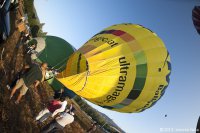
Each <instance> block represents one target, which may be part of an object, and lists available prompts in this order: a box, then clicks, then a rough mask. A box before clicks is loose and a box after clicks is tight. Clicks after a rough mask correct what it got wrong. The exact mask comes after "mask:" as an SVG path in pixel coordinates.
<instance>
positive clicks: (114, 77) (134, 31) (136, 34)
mask: <svg viewBox="0 0 200 133" xmlns="http://www.w3.org/2000/svg"><path fill="white" fill-rule="evenodd" d="M170 71H171V65H170V56H169V53H168V51H167V49H166V47H165V45H164V43H163V42H162V40H161V39H160V38H159V37H158V36H157V35H156V34H155V33H153V32H152V31H150V30H149V29H146V28H144V27H142V26H140V25H134V24H119V25H114V26H111V27H108V28H106V29H104V30H103V31H101V32H100V33H98V34H96V35H95V36H93V37H92V38H91V39H90V40H89V41H88V42H86V43H85V44H84V45H83V46H82V47H81V48H80V49H79V50H78V51H76V52H75V53H74V54H72V55H71V56H70V58H69V60H68V61H67V67H66V69H65V70H64V71H63V72H62V73H61V74H60V75H58V77H57V79H58V80H59V81H60V82H61V83H63V84H64V85H65V86H66V87H68V88H69V89H72V90H73V91H74V92H75V93H76V94H78V95H80V96H82V97H84V98H85V99H87V100H89V101H91V102H92V103H94V104H97V105H99V106H102V107H104V108H107V109H110V110H115V111H118V112H126V113H130V112H141V111H143V110H145V109H147V108H149V107H151V106H152V105H154V104H155V103H156V101H158V100H159V99H160V98H161V96H162V95H163V94H164V92H165V89H166V87H167V86H168V84H169V75H170Z"/></svg>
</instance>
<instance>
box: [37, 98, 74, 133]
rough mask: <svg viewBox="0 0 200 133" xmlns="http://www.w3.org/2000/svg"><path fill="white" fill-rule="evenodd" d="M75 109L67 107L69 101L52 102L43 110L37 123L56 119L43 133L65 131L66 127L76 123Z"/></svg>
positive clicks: (63, 99) (71, 106)
mask: <svg viewBox="0 0 200 133" xmlns="http://www.w3.org/2000/svg"><path fill="white" fill-rule="evenodd" d="M74 111H75V108H74V107H73V105H72V104H71V105H70V106H67V99H65V98H60V99H59V100H52V101H50V103H49V105H48V106H47V107H46V108H45V109H43V110H42V111H41V112H40V113H39V114H38V115H37V117H36V118H35V121H36V122H37V123H43V122H44V121H45V120H47V119H48V118H49V117H52V118H54V117H55V119H54V120H52V121H51V122H50V123H49V124H48V125H46V126H45V127H44V128H43V129H42V131H41V132H42V133H49V132H51V131H57V130H63V129H64V127H65V126H66V125H68V124H70V123H72V122H73V121H74Z"/></svg>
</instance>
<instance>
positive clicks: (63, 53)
mask: <svg viewBox="0 0 200 133" xmlns="http://www.w3.org/2000/svg"><path fill="white" fill-rule="evenodd" d="M35 40H37V47H36V49H35V50H36V51H37V53H38V54H36V55H32V56H31V57H32V59H34V60H35V61H37V62H47V63H48V66H49V67H51V68H53V69H58V70H59V71H62V70H64V69H65V67H66V61H67V60H68V58H69V56H70V55H72V54H73V53H74V51H75V48H74V47H73V46H72V45H71V44H69V43H68V42H67V41H65V40H64V39H62V38H59V37H56V36H45V37H37V38H35ZM47 81H48V83H49V84H50V86H51V87H52V88H53V89H54V90H60V89H61V88H64V86H63V85H62V84H61V83H60V82H59V81H58V80H57V79H55V78H54V77H53V78H50V79H48V80H47ZM69 91H70V90H69ZM70 92H71V91H70Z"/></svg>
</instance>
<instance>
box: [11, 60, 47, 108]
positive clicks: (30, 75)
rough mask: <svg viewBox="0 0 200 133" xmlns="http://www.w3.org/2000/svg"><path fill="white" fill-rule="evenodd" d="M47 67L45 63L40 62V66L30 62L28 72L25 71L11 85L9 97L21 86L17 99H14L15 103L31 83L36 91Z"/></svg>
mask: <svg viewBox="0 0 200 133" xmlns="http://www.w3.org/2000/svg"><path fill="white" fill-rule="evenodd" d="M47 68H48V64H47V63H42V65H41V66H40V65H38V64H32V65H31V66H30V68H29V70H28V72H26V73H25V74H24V75H23V76H22V77H21V78H20V79H19V81H18V82H17V83H16V85H15V86H14V87H13V89H12V91H11V94H10V99H12V97H13V95H14V94H15V92H16V90H18V89H19V88H21V89H20V93H19V95H18V97H17V100H16V101H15V103H16V104H18V103H19V102H20V100H21V98H22V96H23V95H25V94H26V92H27V90H28V87H29V86H30V85H32V84H34V90H35V91H36V92H38V90H37V86H38V85H39V83H40V82H43V81H44V76H45V73H46V69H47Z"/></svg>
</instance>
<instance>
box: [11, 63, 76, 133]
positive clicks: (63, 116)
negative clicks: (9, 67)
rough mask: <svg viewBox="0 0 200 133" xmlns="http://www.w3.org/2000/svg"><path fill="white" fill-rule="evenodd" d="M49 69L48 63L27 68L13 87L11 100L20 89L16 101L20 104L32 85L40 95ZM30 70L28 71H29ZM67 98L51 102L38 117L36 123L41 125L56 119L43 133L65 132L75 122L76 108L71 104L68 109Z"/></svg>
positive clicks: (27, 66)
mask: <svg viewBox="0 0 200 133" xmlns="http://www.w3.org/2000/svg"><path fill="white" fill-rule="evenodd" d="M47 68H48V64H47V63H42V64H41V65H38V64H34V63H33V64H31V65H26V66H25V70H24V71H25V72H24V73H23V74H22V75H21V76H20V78H19V79H18V80H17V81H16V84H15V85H14V86H13V87H12V89H11V88H10V89H11V93H10V100H12V99H13V96H14V94H15V93H16V91H17V90H18V89H20V92H19V95H18V97H17V99H16V101H15V104H19V102H20V100H21V98H22V96H24V95H25V94H26V92H27V90H28V89H29V87H30V86H31V85H33V86H34V87H33V90H34V91H35V92H36V93H38V89H37V86H38V85H39V83H40V82H43V81H44V79H45V73H46V70H47ZM27 69H28V70H27ZM67 100H68V98H66V97H57V99H54V100H51V101H50V102H49V104H48V105H47V107H46V108H45V109H43V110H42V111H41V112H39V114H38V115H37V116H36V118H35V121H36V122H37V123H38V124H40V123H43V122H44V121H45V120H47V119H48V118H49V117H52V118H54V120H53V121H52V122H50V123H49V124H48V125H47V126H45V127H44V128H43V129H42V133H48V132H50V131H52V130H63V128H64V127H65V126H66V125H68V124H70V123H72V122H73V121H74V110H75V109H74V107H73V105H72V104H71V105H70V106H69V107H67Z"/></svg>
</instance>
